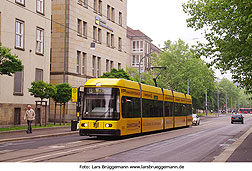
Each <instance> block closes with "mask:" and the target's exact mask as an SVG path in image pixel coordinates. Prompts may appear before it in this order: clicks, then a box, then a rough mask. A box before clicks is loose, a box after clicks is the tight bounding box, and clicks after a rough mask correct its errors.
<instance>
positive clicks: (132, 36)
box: [127, 27, 156, 72]
mask: <svg viewBox="0 0 252 171" xmlns="http://www.w3.org/2000/svg"><path fill="white" fill-rule="evenodd" d="M127 37H128V39H129V42H130V45H131V48H130V54H131V57H130V61H129V64H128V66H129V67H134V68H137V69H138V68H139V62H140V60H141V58H143V57H144V56H145V55H146V54H149V53H150V52H151V48H152V47H156V46H154V45H152V43H151V42H152V39H151V38H150V37H148V36H147V35H146V34H144V33H143V32H142V31H140V30H134V29H132V28H130V27H127ZM150 67H151V57H150V56H148V57H146V58H144V59H143V61H142V62H141V66H140V69H141V72H145V71H147V70H149V69H150Z"/></svg>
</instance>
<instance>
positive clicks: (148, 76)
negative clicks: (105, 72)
mask: <svg viewBox="0 0 252 171" xmlns="http://www.w3.org/2000/svg"><path fill="white" fill-rule="evenodd" d="M126 71H127V73H129V75H130V76H131V77H132V80H133V81H136V82H139V72H138V69H136V68H133V67H131V68H127V69H126ZM141 83H143V84H147V85H152V86H155V84H154V81H153V77H152V72H150V71H149V72H142V73H141Z"/></svg>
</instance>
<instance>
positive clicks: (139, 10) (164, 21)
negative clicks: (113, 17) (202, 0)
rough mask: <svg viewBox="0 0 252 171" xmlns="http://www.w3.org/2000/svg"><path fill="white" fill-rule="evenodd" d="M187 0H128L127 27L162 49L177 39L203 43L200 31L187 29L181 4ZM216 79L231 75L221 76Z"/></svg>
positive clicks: (185, 17) (190, 43)
mask: <svg viewBox="0 0 252 171" xmlns="http://www.w3.org/2000/svg"><path fill="white" fill-rule="evenodd" d="M184 2H187V0H128V14H127V17H128V21H127V25H128V26H129V27H131V28H132V29H139V30H141V31H142V32H143V33H145V34H146V35H148V36H149V37H150V38H151V39H152V40H153V43H154V44H155V45H156V46H160V47H163V45H164V41H166V40H171V41H177V40H178V39H179V38H180V39H182V40H183V41H185V42H186V43H188V44H189V45H193V44H195V43H196V41H204V35H202V34H201V33H200V31H197V32H195V31H194V29H192V28H188V27H187V23H186V19H187V18H188V16H187V14H185V13H184V12H183V8H182V3H184ZM216 76H217V77H218V78H220V79H221V78H223V77H226V78H228V79H231V75H230V74H227V75H221V74H220V72H217V71H216Z"/></svg>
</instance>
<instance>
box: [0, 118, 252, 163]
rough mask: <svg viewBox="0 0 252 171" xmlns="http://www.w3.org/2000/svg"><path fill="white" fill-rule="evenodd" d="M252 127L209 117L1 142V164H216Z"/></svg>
mask: <svg viewBox="0 0 252 171" xmlns="http://www.w3.org/2000/svg"><path fill="white" fill-rule="evenodd" d="M251 125H252V115H245V124H231V123H230V116H222V117H219V118H207V119H204V120H202V121H201V124H200V125H199V126H192V127H188V128H183V129H173V130H168V131H162V132H156V133H150V134H144V135H140V136H139V135H138V136H131V137H124V138H120V139H98V138H95V137H92V138H90V137H80V136H79V135H66V136H60V137H50V138H40V139H32V140H26V141H16V142H6V143H0V161H2V162H200V161H204V162H205V161H213V160H214V159H215V157H216V156H218V155H219V154H220V153H221V152H223V151H224V150H225V149H226V148H228V147H229V146H230V145H231V144H232V143H234V142H235V141H236V140H237V139H238V138H239V137H240V136H241V135H242V134H243V133H245V132H246V131H247V130H248V129H249V128H250V127H251Z"/></svg>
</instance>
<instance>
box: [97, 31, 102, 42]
mask: <svg viewBox="0 0 252 171" xmlns="http://www.w3.org/2000/svg"><path fill="white" fill-rule="evenodd" d="M98 42H99V43H101V42H102V31H101V29H100V28H98Z"/></svg>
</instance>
